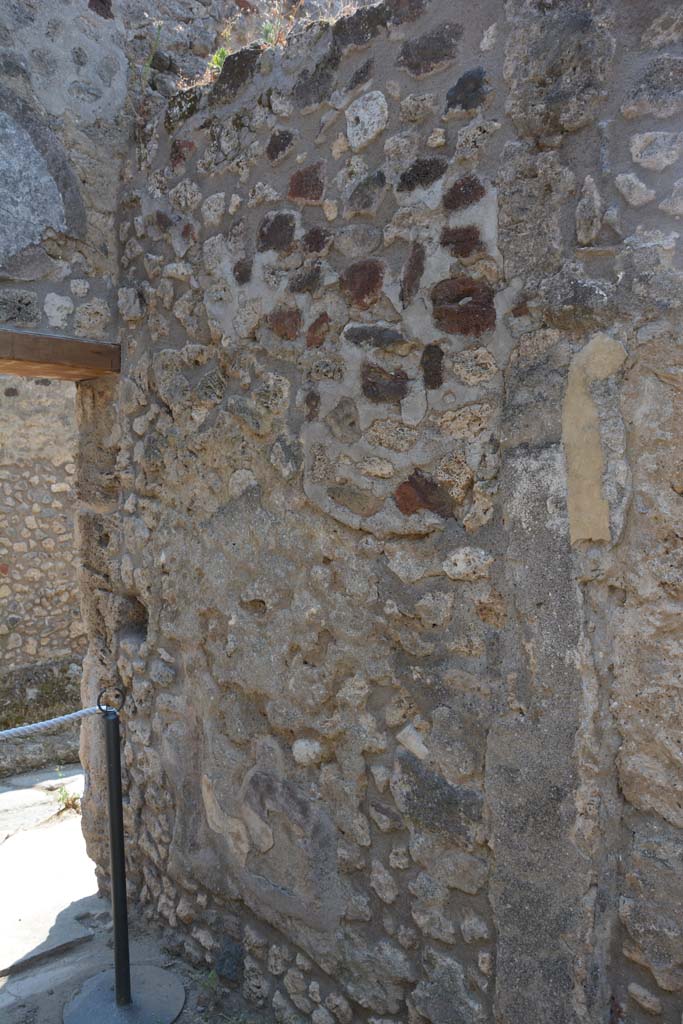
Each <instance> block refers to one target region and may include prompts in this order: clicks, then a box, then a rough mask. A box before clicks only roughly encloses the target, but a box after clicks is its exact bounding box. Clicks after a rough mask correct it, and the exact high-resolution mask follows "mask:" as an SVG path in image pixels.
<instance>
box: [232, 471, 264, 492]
mask: <svg viewBox="0 0 683 1024" xmlns="http://www.w3.org/2000/svg"><path fill="white" fill-rule="evenodd" d="M257 486H258V481H257V479H256V477H255V476H254V474H253V473H252V472H251V470H250V469H236V470H235V472H234V473H233V474H232V476H231V477H230V482H229V483H228V494H229V495H230V497H231V498H239V497H240V495H242V494H244V492H245V491H248V490H249V488H250V487H257Z"/></svg>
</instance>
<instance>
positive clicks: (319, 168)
mask: <svg viewBox="0 0 683 1024" xmlns="http://www.w3.org/2000/svg"><path fill="white" fill-rule="evenodd" d="M324 194H325V164H324V162H323V161H322V160H319V161H318V162H317V163H316V164H309V166H308V167H302V168H301V170H300V171H295V172H294V174H293V175H292V177H291V178H290V179H289V193H288V196H289V198H290V199H295V200H296V201H297V202H298V203H312V204H314V203H320V202H321V201H322V198H323V196H324Z"/></svg>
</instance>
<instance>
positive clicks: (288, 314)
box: [266, 306, 301, 341]
mask: <svg viewBox="0 0 683 1024" xmlns="http://www.w3.org/2000/svg"><path fill="white" fill-rule="evenodd" d="M266 323H267V324H268V326H269V327H270V329H271V331H272V332H273V333H274V334H277V336H278V338H282V339H283V340H284V341H294V339H295V338H296V337H298V335H299V332H300V331H301V313H300V312H299V310H298V309H293V308H292V307H291V306H278V307H277V308H276V309H274V310H273V312H272V313H271V314H270V315H269V317H268V319H267V320H266Z"/></svg>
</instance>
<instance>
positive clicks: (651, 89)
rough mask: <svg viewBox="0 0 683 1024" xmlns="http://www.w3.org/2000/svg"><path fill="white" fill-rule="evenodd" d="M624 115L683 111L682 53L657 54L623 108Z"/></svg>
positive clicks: (678, 112) (658, 114) (660, 116)
mask: <svg viewBox="0 0 683 1024" xmlns="http://www.w3.org/2000/svg"><path fill="white" fill-rule="evenodd" d="M621 111H622V113H623V114H624V116H625V117H629V118H631V117H643V116H644V115H645V114H651V115H652V116H653V117H657V118H663V117H673V116H674V115H675V114H680V113H681V112H683V57H672V56H668V55H667V56H662V57H655V59H654V60H653V61H651V62H650V63H649V64H648V66H647V67H646V68H645V71H644V72H643V74H642V75H641V77H640V79H639V81H638V82H637V84H636V86H635V88H634V89H633V92H632V93H631V95H630V96H629V98H628V99H627V100H626V102H625V103H624V105H623V106H622V108H621Z"/></svg>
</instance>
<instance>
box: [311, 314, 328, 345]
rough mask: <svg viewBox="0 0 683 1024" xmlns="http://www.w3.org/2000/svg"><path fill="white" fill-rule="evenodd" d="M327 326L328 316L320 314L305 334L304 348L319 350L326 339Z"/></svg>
mask: <svg viewBox="0 0 683 1024" xmlns="http://www.w3.org/2000/svg"><path fill="white" fill-rule="evenodd" d="M329 326H330V318H329V316H328V314H327V313H321V314H320V316H319V317H318V318H317V319H316V320H314V321H313V323H312V324H311V326H310V327H309V328H308V331H307V332H306V348H320V346H321V345H322V343H323V342H324V340H325V338H326V337H327V332H328V330H329Z"/></svg>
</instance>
